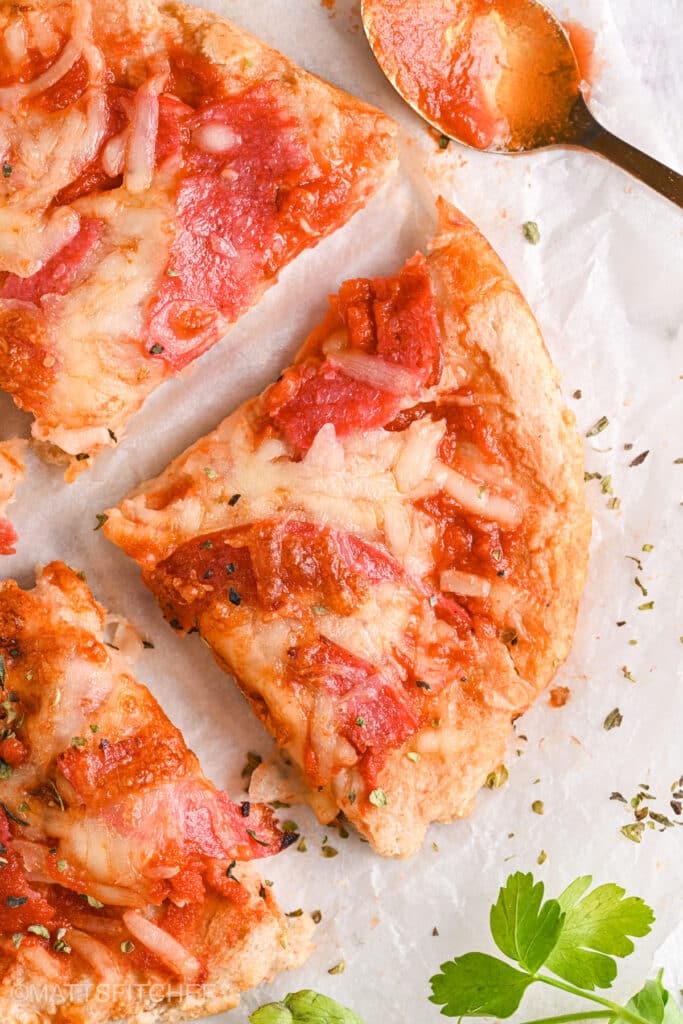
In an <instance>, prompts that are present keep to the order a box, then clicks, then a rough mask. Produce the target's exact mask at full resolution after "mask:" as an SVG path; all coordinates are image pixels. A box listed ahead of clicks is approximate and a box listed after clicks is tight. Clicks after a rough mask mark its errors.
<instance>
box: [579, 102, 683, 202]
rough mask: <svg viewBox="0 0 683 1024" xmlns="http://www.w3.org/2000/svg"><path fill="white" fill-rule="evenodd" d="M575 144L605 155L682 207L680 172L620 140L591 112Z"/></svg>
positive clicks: (681, 179) (682, 196)
mask: <svg viewBox="0 0 683 1024" xmlns="http://www.w3.org/2000/svg"><path fill="white" fill-rule="evenodd" d="M578 144H579V145H580V146H581V147H582V148H583V149H589V150H591V152H593V153H599V154H600V156H604V157H606V158H607V159H608V160H611V161H612V163H614V164H618V166H619V167H621V168H623V170H625V171H628V172H629V174H632V175H633V176H634V177H635V178H638V180H639V181H643V182H644V183H645V184H646V185H649V186H650V188H653V189H654V190H655V191H656V192H659V194H660V195H662V196H666V198H667V199H670V200H671V202H672V203H675V204H676V206H680V207H681V208H683V174H678V172H677V171H672V170H671V168H670V167H667V166H666V165H665V164H661V163H660V162H659V160H655V159H654V158H653V157H651V156H648V155H647V153H642V152H641V151H640V150H639V149H636V147H635V146H632V145H631V144H630V142H624V140H623V139H620V138H618V137H617V136H616V135H612V133H611V132H608V131H607V129H606V128H603V127H602V125H601V124H599V123H598V122H597V121H596V120H595V118H594V117H593V116H592V115H591V117H590V122H589V123H588V124H587V125H586V129H585V132H584V133H583V134H582V136H581V138H580V139H579V140H578Z"/></svg>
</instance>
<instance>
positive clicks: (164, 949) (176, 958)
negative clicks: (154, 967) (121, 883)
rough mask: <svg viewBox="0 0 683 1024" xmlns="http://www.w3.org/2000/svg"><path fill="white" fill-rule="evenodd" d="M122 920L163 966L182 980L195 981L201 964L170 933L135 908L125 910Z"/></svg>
mask: <svg viewBox="0 0 683 1024" xmlns="http://www.w3.org/2000/svg"><path fill="white" fill-rule="evenodd" d="M123 922H124V924H125V925H126V928H127V929H128V931H129V932H130V934H131V935H132V936H133V938H134V939H137V940H138V942H139V943H141V944H142V945H143V946H145V948H146V949H148V950H149V951H150V953H153V954H154V955H155V956H156V957H158V959H159V960H161V962H162V963H163V964H164V966H165V967H168V969H169V970H171V971H173V973H174V974H177V975H178V977H180V978H182V979H183V980H184V981H188V982H192V981H196V979H197V978H198V976H199V974H200V972H201V969H202V965H201V964H200V962H199V960H197V958H196V957H194V956H192V954H191V953H190V952H188V950H187V949H185V947H184V946H181V944H180V943H179V942H178V941H177V940H176V939H174V938H173V936H172V935H169V934H168V932H165V931H164V930H163V928H160V927H159V926H158V925H157V924H154V922H153V921H150V920H148V919H147V918H146V917H143V916H142V914H139V913H137V912H136V911H135V910H127V911H126V913H125V914H124V915H123Z"/></svg>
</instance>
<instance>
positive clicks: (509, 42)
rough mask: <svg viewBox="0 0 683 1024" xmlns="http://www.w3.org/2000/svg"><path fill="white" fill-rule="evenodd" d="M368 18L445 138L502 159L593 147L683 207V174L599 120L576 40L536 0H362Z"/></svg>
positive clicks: (387, 59)
mask: <svg viewBox="0 0 683 1024" xmlns="http://www.w3.org/2000/svg"><path fill="white" fill-rule="evenodd" d="M361 15H362V19H363V27H364V29H365V34H366V36H367V38H368V42H369V43H370V47H371V49H372V52H373V54H374V56H375V59H376V60H377V62H378V64H379V66H380V68H381V69H382V71H383V72H384V74H385V75H386V76H387V78H388V79H389V81H390V82H391V84H392V85H393V86H394V88H395V89H396V91H397V92H398V93H399V95H400V96H401V97H402V98H403V99H404V100H405V101H406V102H407V103H408V104H409V105H410V106H411V107H412V108H413V109H414V110H415V111H416V112H417V113H418V114H419V115H420V116H421V117H423V118H424V119H425V120H426V121H427V122H428V123H429V124H430V125H432V127H433V128H435V129H436V130H437V131H438V132H440V133H441V134H442V135H443V136H445V137H447V138H451V139H454V140H455V141H456V142H460V143H462V144H464V145H469V146H472V147H474V148H475V149H480V150H486V151H489V152H496V153H521V152H529V151H530V150H534V149H543V148H545V147H548V146H572V147H577V148H580V149H587V150H590V151H591V152H593V153H598V154H599V155H600V156H603V157H606V158H607V159H608V160H611V161H612V162H613V163H615V164H618V166H619V167H622V168H623V169H624V170H625V171H628V172H629V173H630V174H632V175H634V177H636V178H638V179H639V180H640V181H642V182H644V183H645V184H646V185H649V186H650V188H653V189H655V190H656V191H657V192H659V193H660V194H661V195H663V196H666V198H667V199H670V200H671V201H672V202H674V203H676V204H677V205H678V206H679V207H683V175H681V174H678V173H677V172H676V171H673V170H671V169H670V168H669V167H666V166H665V165H664V164H662V163H660V162H659V161H658V160H654V159H653V158H652V157H651V156H647V154H646V153H642V152H641V151H640V150H638V149H636V148H635V146H632V145H630V143H628V142H624V141H623V140H622V139H619V138H617V136H616V135H612V133H611V132H608V131H607V130H606V129H605V128H603V127H602V125H600V124H599V123H598V122H597V121H596V120H595V118H594V117H593V115H592V114H591V112H590V110H589V109H588V106H587V104H586V100H585V98H584V93H583V91H582V80H581V71H580V68H579V63H578V60H577V57H576V53H575V52H574V49H573V47H572V44H571V42H570V39H569V36H568V34H567V32H566V30H565V28H564V26H563V25H562V24H561V23H560V22H559V21H558V20H557V19H556V17H555V16H554V14H552V13H551V11H549V10H548V8H547V7H546V6H545V5H544V4H542V3H540V2H539V0H362V3H361Z"/></svg>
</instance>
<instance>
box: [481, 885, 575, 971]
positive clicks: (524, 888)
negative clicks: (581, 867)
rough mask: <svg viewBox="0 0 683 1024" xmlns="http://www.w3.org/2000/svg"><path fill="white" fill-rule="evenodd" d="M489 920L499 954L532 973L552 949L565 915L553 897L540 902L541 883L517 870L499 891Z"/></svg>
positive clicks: (541, 899) (544, 960) (541, 898)
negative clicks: (503, 954)
mask: <svg viewBox="0 0 683 1024" xmlns="http://www.w3.org/2000/svg"><path fill="white" fill-rule="evenodd" d="M490 920H491V934H492V935H493V938H494V940H495V943H496V945H497V946H498V949H499V950H500V951H501V953H505V955H506V956H508V957H510V959H511V960H516V961H517V963H518V964H519V965H520V966H521V967H524V968H525V970H527V971H530V972H531V973H532V974H533V972H534V971H537V970H538V968H539V967H541V966H542V965H543V964H544V963H545V962H546V960H547V959H548V957H549V956H550V954H551V953H552V951H553V949H554V948H555V946H556V944H557V940H558V939H559V937H560V933H561V931H562V928H563V926H564V922H565V915H564V913H563V912H562V908H561V907H560V904H559V903H558V901H557V900H547V902H545V903H543V882H536V884H534V879H533V875H531V874H528V875H523V874H522V873H521V871H518V872H517V874H515V875H511V876H510V878H508V880H507V884H506V885H505V886H503V888H502V889H501V890H500V893H499V895H498V902H497V903H496V904H495V906H493V907H492V908H491V919H490Z"/></svg>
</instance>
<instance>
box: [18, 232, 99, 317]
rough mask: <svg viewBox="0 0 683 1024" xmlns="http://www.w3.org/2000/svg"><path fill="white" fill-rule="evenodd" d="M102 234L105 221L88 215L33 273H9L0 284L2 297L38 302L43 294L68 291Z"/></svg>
mask: <svg viewBox="0 0 683 1024" xmlns="http://www.w3.org/2000/svg"><path fill="white" fill-rule="evenodd" d="M101 235H102V221H100V220H97V219H96V218H94V217H86V218H83V220H82V221H81V227H80V231H79V232H78V234H77V235H76V236H75V237H74V238H72V239H71V241H70V242H67V244H66V245H65V246H63V247H62V248H61V249H60V250H59V252H58V253H55V255H54V256H53V257H52V258H51V259H49V260H48V261H47V263H46V264H45V266H44V267H41V269H40V270H39V271H38V272H37V273H35V274H32V275H31V277H19V276H18V275H17V274H8V276H7V277H6V278H5V281H4V283H3V285H2V288H0V297H1V298H3V299H21V300H22V301H23V302H34V303H37V302H38V301H39V300H40V299H41V298H42V297H43V295H49V294H52V295H65V294H66V293H67V292H68V291H69V289H70V288H71V286H72V285H73V283H74V281H75V280H76V278H77V276H78V273H79V271H80V269H81V267H82V266H83V264H84V263H85V261H86V260H87V258H88V256H89V255H90V254H91V253H92V251H93V249H94V248H95V246H96V245H97V243H98V241H99V239H100V237H101Z"/></svg>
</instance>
